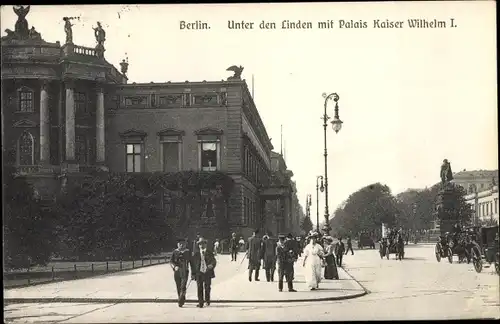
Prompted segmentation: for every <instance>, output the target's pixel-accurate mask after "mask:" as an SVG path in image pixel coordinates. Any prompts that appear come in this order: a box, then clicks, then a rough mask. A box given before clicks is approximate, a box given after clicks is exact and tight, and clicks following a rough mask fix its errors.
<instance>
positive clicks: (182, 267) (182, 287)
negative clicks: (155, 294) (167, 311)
mask: <svg viewBox="0 0 500 324" xmlns="http://www.w3.org/2000/svg"><path fill="white" fill-rule="evenodd" d="M190 264H191V253H190V251H189V249H187V248H186V239H185V238H181V239H178V240H177V248H176V249H175V250H174V251H173V253H172V257H171V258H170V265H171V266H172V270H174V280H175V286H176V287H177V298H178V301H177V303H178V305H179V307H182V306H183V305H184V303H185V302H186V289H187V288H186V286H187V282H188V278H189V265H190Z"/></svg>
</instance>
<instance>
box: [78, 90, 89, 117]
mask: <svg viewBox="0 0 500 324" xmlns="http://www.w3.org/2000/svg"><path fill="white" fill-rule="evenodd" d="M75 111H76V112H77V113H81V114H82V113H83V114H84V113H86V112H87V96H86V94H85V93H84V92H75Z"/></svg>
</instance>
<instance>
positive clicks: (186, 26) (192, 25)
mask: <svg viewBox="0 0 500 324" xmlns="http://www.w3.org/2000/svg"><path fill="white" fill-rule="evenodd" d="M315 25H316V26H317V28H318V29H330V28H341V29H363V28H369V27H372V28H376V29H394V28H396V29H397V28H405V27H407V28H431V29H432V28H449V27H457V25H456V23H455V19H454V18H450V19H449V20H438V19H422V18H415V19H413V18H412V19H407V20H390V19H374V20H373V21H372V23H371V24H369V23H368V21H366V20H353V19H350V20H348V19H339V20H338V21H335V20H325V21H318V22H317V23H313V22H311V21H303V20H300V19H299V20H293V21H292V20H288V19H285V20H282V21H281V22H280V23H276V22H274V21H265V20H262V21H261V22H260V23H258V22H253V21H245V20H241V21H235V20H228V21H227V28H228V29H236V30H252V29H313V28H314V26H315ZM179 28H180V29H181V30H206V29H210V25H209V24H208V23H207V22H203V21H201V20H195V21H190V22H188V21H185V20H181V21H180V22H179Z"/></svg>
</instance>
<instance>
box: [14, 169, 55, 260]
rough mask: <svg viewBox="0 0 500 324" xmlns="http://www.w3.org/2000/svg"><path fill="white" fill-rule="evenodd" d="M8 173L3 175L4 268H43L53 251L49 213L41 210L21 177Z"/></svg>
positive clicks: (37, 201)
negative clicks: (40, 266) (35, 266)
mask: <svg viewBox="0 0 500 324" xmlns="http://www.w3.org/2000/svg"><path fill="white" fill-rule="evenodd" d="M9 171H10V170H9ZM9 171H7V172H5V173H4V176H5V177H6V179H4V181H5V182H4V190H5V201H4V202H5V206H4V208H5V214H4V252H5V257H4V260H5V266H6V267H7V268H11V269H19V268H27V267H29V266H32V265H45V264H46V263H47V262H48V260H49V258H50V256H51V254H52V252H53V251H54V248H53V246H54V245H53V244H52V243H53V240H54V237H55V236H54V226H53V222H52V219H51V213H50V211H45V210H43V209H42V206H41V204H40V201H39V200H38V198H37V197H35V192H34V190H33V188H32V187H31V185H30V184H29V183H28V182H27V181H26V179H25V178H23V177H16V176H15V175H14V174H13V172H9Z"/></svg>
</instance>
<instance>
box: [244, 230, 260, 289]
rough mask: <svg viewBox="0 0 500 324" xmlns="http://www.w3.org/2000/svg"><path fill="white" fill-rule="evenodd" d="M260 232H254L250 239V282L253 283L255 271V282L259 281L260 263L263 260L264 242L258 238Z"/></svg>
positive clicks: (248, 254)
mask: <svg viewBox="0 0 500 324" xmlns="http://www.w3.org/2000/svg"><path fill="white" fill-rule="evenodd" d="M258 234H259V230H258V229H256V230H254V231H253V235H252V236H251V237H250V238H249V239H248V250H247V258H248V281H252V273H253V271H254V270H255V281H260V280H259V270H260V263H261V260H262V240H261V239H260V237H258Z"/></svg>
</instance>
